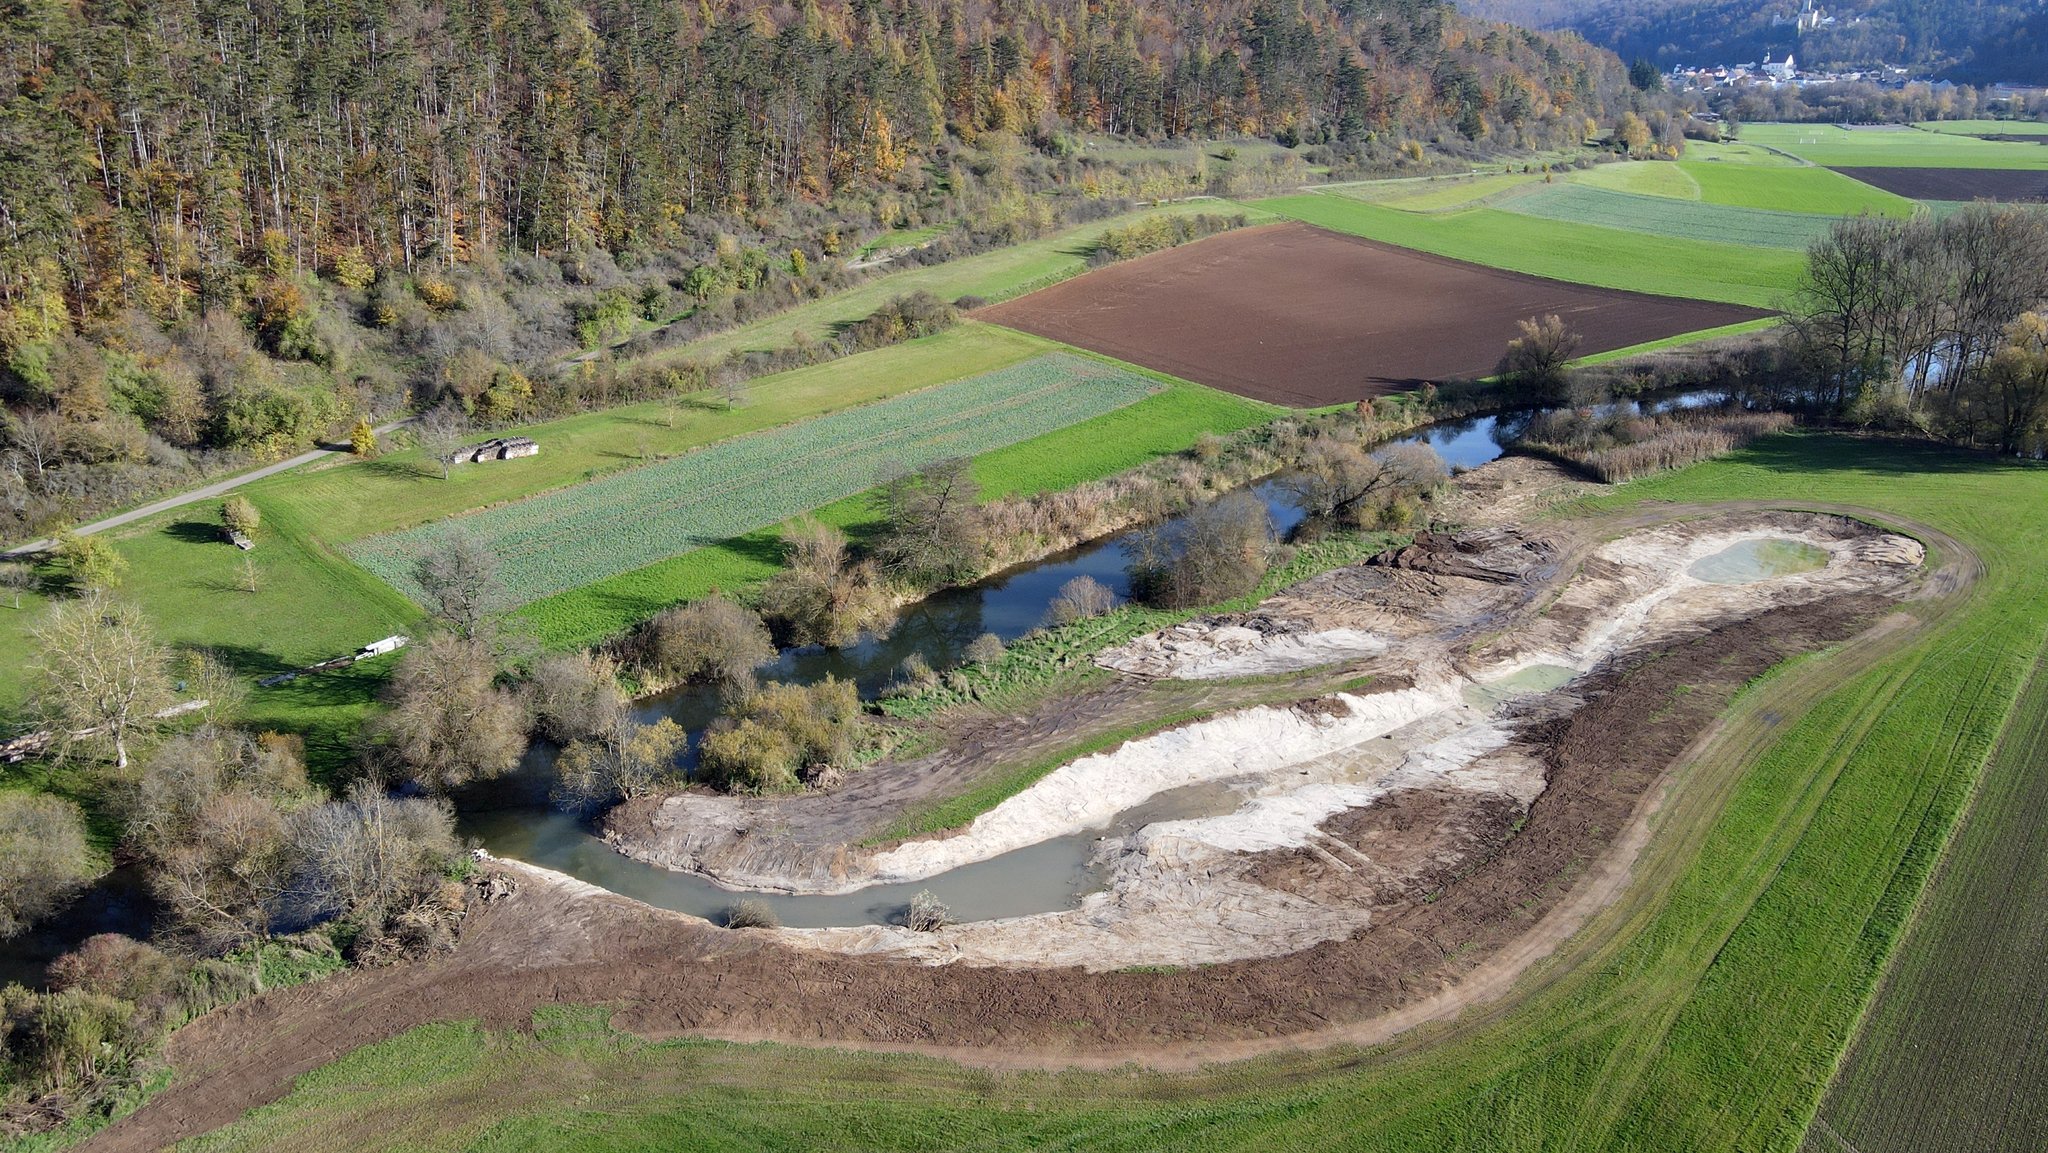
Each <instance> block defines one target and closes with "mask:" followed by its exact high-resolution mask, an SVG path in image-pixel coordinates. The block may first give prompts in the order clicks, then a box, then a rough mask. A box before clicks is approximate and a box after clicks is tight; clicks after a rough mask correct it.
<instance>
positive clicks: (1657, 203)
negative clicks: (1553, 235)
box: [1503, 170, 1835, 252]
mask: <svg viewBox="0 0 2048 1153" xmlns="http://www.w3.org/2000/svg"><path fill="white" fill-rule="evenodd" d="M1816 171H1817V170H1816ZM1503 208H1504V209H1505V210H1506V211H1508V212H1513V213H1516V214H1518V215H1522V216H1535V217H1541V218H1543V219H1545V220H1561V221H1566V222H1569V223H1575V224H1594V225H1599V226H1600V227H1602V228H1620V229H1625V230H1627V231H1630V232H1642V233H1647V234H1649V235H1652V236H1668V237H1672V238H1675V239H1679V240H1706V241H1715V242H1720V243H1726V244H1748V245H1755V246H1758V247H1763V248H1783V249H1790V250H1793V251H1799V252H1804V251H1805V250H1806V246H1807V245H1809V244H1811V243H1813V242H1814V241H1815V240H1818V239H1819V238H1821V237H1823V236H1826V235H1827V234H1828V230H1829V229H1830V228H1833V227H1834V225H1835V222H1834V219H1833V218H1832V217H1827V216H1819V215H1815V214H1812V213H1806V212H1759V211H1756V210H1754V209H1748V208H1730V207H1728V206H1726V205H1721V204H1706V203H1701V202H1699V201H1692V200H1669V199H1665V198H1663V197H1657V196H1639V195H1636V194H1634V193H1628V192H1611V191H1608V190H1607V189H1604V188H1587V187H1584V186H1583V185H1578V184H1552V185H1547V186H1545V187H1543V188H1540V189H1537V190H1536V191H1534V192H1531V193H1529V194H1528V195H1526V196H1518V197H1516V198H1515V199H1514V201H1513V202H1511V203H1509V204H1506V205H1503Z"/></svg>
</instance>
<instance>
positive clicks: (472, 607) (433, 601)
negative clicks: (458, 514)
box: [412, 525, 508, 640]
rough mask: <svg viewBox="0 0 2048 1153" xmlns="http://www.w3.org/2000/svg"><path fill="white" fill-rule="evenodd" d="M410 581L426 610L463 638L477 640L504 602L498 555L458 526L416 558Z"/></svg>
mask: <svg viewBox="0 0 2048 1153" xmlns="http://www.w3.org/2000/svg"><path fill="white" fill-rule="evenodd" d="M412 578H413V581H414V582H415V583H417V584H418V585H419V586H420V592H421V594H422V596H423V598H424V600H423V603H424V605H425V606H426V609H427V611H428V612H429V613H432V614H433V616H434V618H435V619H436V620H439V621H441V622H442V623H444V624H446V625H447V626H448V627H449V628H451V629H453V630H455V635H457V636H459V637H462V638H463V639H465V640H467V639H469V638H472V637H475V636H477V635H478V634H479V632H481V631H482V630H483V629H484V628H485V626H486V625H488V624H489V623H490V621H491V620H492V619H493V618H494V617H496V616H497V615H498V613H500V612H502V611H503V610H504V607H505V603H506V601H507V599H508V597H507V594H506V592H505V586H504V584H503V583H502V582H501V581H500V580H499V579H498V555H497V554H496V553H494V552H492V551H491V548H490V546H489V545H487V544H485V543H484V542H483V541H481V540H479V539H477V537H476V536H475V535H474V534H472V533H470V532H469V531H468V530H467V529H464V528H463V527H461V526H460V525H456V526H453V527H451V528H449V529H448V530H447V531H446V532H444V533H442V534H441V539H440V540H439V541H437V542H435V544H434V546H433V547H432V548H431V549H429V550H428V551H427V552H426V554H425V555H423V556H421V557H420V559H419V561H418V563H416V564H414V565H413V570H412Z"/></svg>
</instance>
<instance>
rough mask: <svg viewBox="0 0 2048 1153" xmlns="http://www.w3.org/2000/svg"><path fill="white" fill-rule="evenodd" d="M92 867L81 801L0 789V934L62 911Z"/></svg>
mask: <svg viewBox="0 0 2048 1153" xmlns="http://www.w3.org/2000/svg"><path fill="white" fill-rule="evenodd" d="M92 873H93V868H92V855H91V853H90V852H89V851H88V850H87V848H86V843H85V816H84V814H82V813H81V812H79V809H78V806H77V805H74V804H72V803H71V802H70V801H66V800H63V799H61V798H58V797H52V796H47V795H44V794H41V793H22V792H6V793H0V939H5V938H7V937H11V936H14V935H15V934H16V933H19V932H21V931H22V930H23V929H26V928H27V927H29V926H30V925H32V924H34V923H35V922H36V921H38V920H40V919H42V918H43V917H46V916H48V915H49V914H51V913H53V912H55V911H57V909H59V908H61V907H62V906H63V905H64V904H65V903H66V902H67V901H69V900H70V898H71V895H72V894H73V893H75V892H77V891H78V889H79V887H80V886H82V885H84V884H85V882H86V881H88V880H90V879H91V877H92Z"/></svg>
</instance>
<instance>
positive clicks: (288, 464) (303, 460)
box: [0, 417, 412, 556]
mask: <svg viewBox="0 0 2048 1153" xmlns="http://www.w3.org/2000/svg"><path fill="white" fill-rule="evenodd" d="M411 419H412V418H411V417H407V418H406V420H394V421H391V422H390V423H388V424H380V425H378V426H377V435H378V436H384V435H385V434H387V433H389V432H390V431H391V430H393V429H395V428H397V427H398V426H399V425H402V424H405V423H407V421H410V420H411ZM341 451H343V450H342V449H338V448H316V449H314V450H313V451H311V452H302V453H300V454H299V455H297V456H295V457H292V458H291V459H290V460H281V461H278V462H277V463H276V464H267V465H264V466H263V467H262V468H259V469H256V470H254V471H253V472H245V473H240V474H237V475H235V476H231V477H229V478H227V479H226V480H217V481H214V482H213V483H212V484H208V485H201V486H200V487H198V488H195V489H190V490H188V491H185V492H181V493H179V494H178V495H176V496H167V497H165V498H163V499H162V500H159V501H153V502H151V503H149V504H146V505H143V506H142V507H141V508H132V509H129V510H128V511H127V512H123V513H116V514H114V515H113V516H110V517H107V518H105V519H103V520H96V521H94V522H92V523H91V524H86V525H80V526H78V527H77V528H75V529H72V530H71V531H72V532H75V533H77V534H78V535H79V536H91V535H92V534H94V533H96V532H105V531H106V530H107V529H110V528H119V527H121V526H122V525H124V524H132V523H134V522H135V521H138V520H142V519H143V518H145V517H152V516H155V515H156V514H158V513H160V512H169V511H170V510H171V509H174V508H183V507H185V506H186V505H188V504H197V503H199V502H200V501H202V500H211V499H213V498H214V497H217V496H225V495H227V494H228V493H231V492H233V491H234V490H236V489H238V488H240V487H242V486H243V485H245V484H248V483H250V482H251V481H258V480H262V479H263V478H264V477H266V476H276V475H277V474H278V473H281V472H285V471H287V470H289V469H294V468H297V467H299V466H300V465H302V464H307V463H310V462H312V461H316V460H319V459H320V458H321V457H323V456H332V455H334V454H335V453H337V452H341ZM56 543H57V542H56V541H54V540H51V539H49V538H47V537H45V538H44V539H42V540H32V541H30V542H28V543H27V544H24V545H16V546H15V547H14V548H11V549H8V550H6V551H5V552H0V556H29V555H31V554H33V553H39V552H43V551H45V550H47V549H50V548H53V547H55V545H56Z"/></svg>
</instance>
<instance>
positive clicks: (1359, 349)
mask: <svg viewBox="0 0 2048 1153" xmlns="http://www.w3.org/2000/svg"><path fill="white" fill-rule="evenodd" d="M1550 313H1556V314H1557V315H1559V316H1561V317H1563V318H1564V319H1565V321H1566V323H1568V324H1569V325H1570V326H1571V327H1572V328H1573V329H1575V330H1576V331H1578V332H1579V333H1580V335H1581V336H1583V337H1584V343H1583V344H1581V345H1580V346H1579V351H1580V352H1581V353H1592V352H1607V351H1610V350H1613V349H1617V348H1626V347H1628V346H1629V345H1632V344H1641V343H1644V342H1646V341H1652V340H1661V339H1663V338H1665V337H1667V336H1677V335H1679V334H1681V333H1686V332H1695V331H1698V330H1700V329H1703V328H1715V327H1718V326H1720V325H1724V324H1736V323H1739V322H1741V321H1745V320H1754V319H1757V318H1759V317H1764V316H1768V315H1770V313H1768V312H1765V311H1763V310H1760V309H1754V308H1745V307H1742V306H1740V305H1734V304H1710V303H1706V302H1702V301H1692V300H1680V299H1677V298H1674V297H1666V296H1646V295H1643V294H1641V293H1635V292H1620V291H1616V290H1613V289H1606V288H1592V287H1588V286H1586V285H1581V284H1566V283H1564V282H1563V281H1557V280H1544V279H1542V278H1540V277H1535V276H1525V275H1523V274H1521V273H1519V272H1505V271H1502V270H1501V269H1497V268H1487V267H1484V266H1482V265H1477V264H1466V263H1465V262H1463V261H1458V260H1448V259H1445V258H1444V257H1440V256H1431V255H1428V254H1426V253H1421V252H1413V251H1410V250H1408V249H1405V248H1396V247H1393V246H1392V245H1386V244H1380V243H1377V242H1375V241H1371V240H1364V239H1361V238H1359V237H1354V236H1344V235H1341V234H1339V233H1335V232H1326V231H1324V230H1323V229H1320V228H1314V227H1311V226H1309V225H1306V224H1292V223H1289V224H1274V225H1267V226H1265V227H1261V228H1249V229H1244V230H1242V231H1238V232H1232V233H1227V234H1225V235H1223V236H1218V237H1214V238H1212V239H1209V240H1204V241H1202V242H1200V243H1198V244H1188V245H1183V246H1182V247H1179V248H1175V249H1172V250H1170V251H1167V252H1160V253H1155V254H1153V255H1151V256H1146V257H1141V258H1139V259H1137V260H1131V261H1125V262H1124V263H1121V264H1116V265H1111V266H1110V267H1108V268H1103V269H1099V270H1097V271H1095V272H1091V273H1088V274H1087V275H1085V276H1080V277H1077V278H1075V279H1073V280H1069V281H1066V282H1064V283H1062V284H1056V285H1054V286H1053V287H1051V288H1047V289H1043V290H1041V291H1039V292H1034V293H1032V294H1031V295H1029V296H1024V297H1019V298H1018V299H1016V300H1012V301H1007V302H1005V303H1003V304H998V305H993V306H991V307H989V308H985V309H982V310H981V311H980V312H978V313H976V316H978V317H979V318H980V319H982V320H987V321H991V322H993V323H996V324H1002V325H1007V326H1009V327H1011V328H1020V329H1023V330H1024V331H1026V332H1031V333H1036V334H1038V335H1039V336H1045V337H1050V338H1052V339H1054V340H1059V341H1064V342H1065V343H1067V344H1072V345H1078V346H1079V347H1081V348H1086V349H1092V350H1093V351H1096V352H1100V353H1104V354H1106V355H1109V356H1114V357H1117V358H1118V359H1120V360H1127V361H1130V362H1131V363H1133V364H1142V365H1144V366H1146V367H1147V368H1155V369H1158V370H1159V371H1161V372H1166V373H1171V374H1173V375H1174V376H1178V377H1181V378H1182V379H1184V380H1192V381H1197V382H1199V383H1202V384H1207V385H1211V386H1213V387H1216V388H1222V389H1227V390H1229V391H1231V392H1235V393H1238V394H1240V395H1243V396H1250V397H1255V398H1257V399H1259V400H1269V401H1273V402H1275V403H1278V404H1286V405H1322V404H1341V403H1347V402H1350V401H1355V400H1359V399H1362V398H1364V397H1368V396H1377V395H1380V394H1382V393H1387V392H1396V391H1399V390H1402V389H1407V388H1413V387H1415V386H1417V385H1419V384H1422V383H1424V382H1426V381H1444V380H1452V379H1458V378H1470V377H1481V376H1486V375H1488V374H1490V373H1491V372H1493V370H1494V366H1495V365H1496V364H1497V363H1499V361H1500V356H1501V353H1502V351H1503V350H1505V349H1506V347H1507V343H1508V341H1509V340H1510V339H1512V338H1513V337H1514V336H1515V334H1516V331H1517V330H1516V327H1515V322H1516V321H1519V320H1523V319H1526V318H1528V317H1532V316H1543V315H1548V314H1550Z"/></svg>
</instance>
